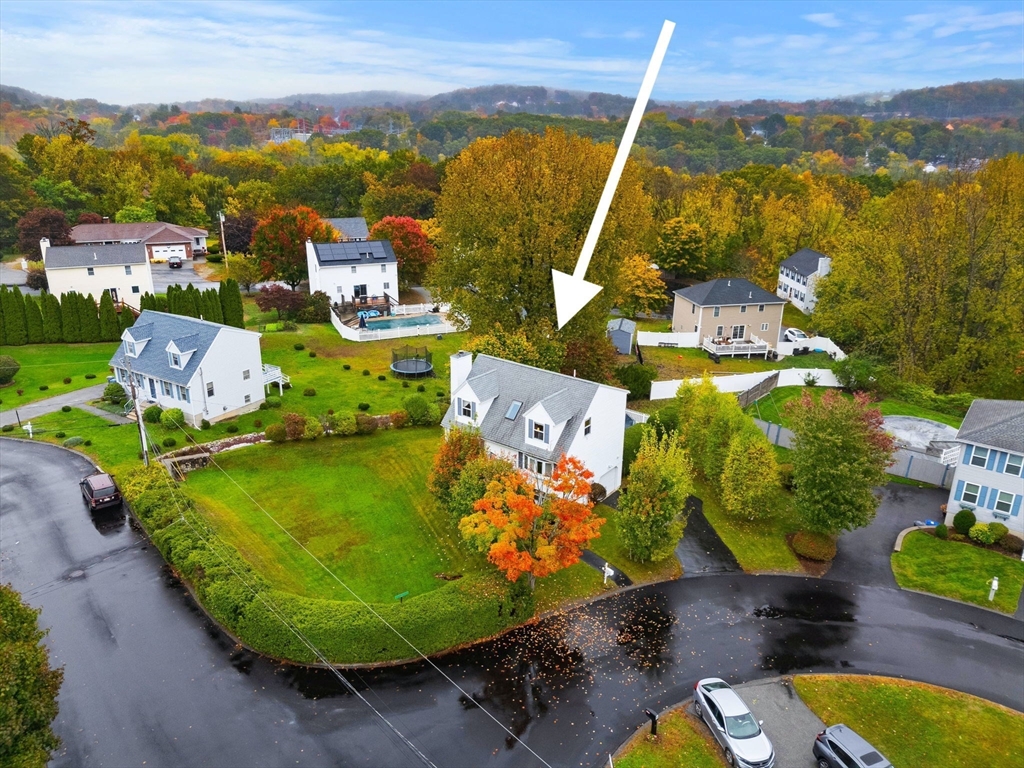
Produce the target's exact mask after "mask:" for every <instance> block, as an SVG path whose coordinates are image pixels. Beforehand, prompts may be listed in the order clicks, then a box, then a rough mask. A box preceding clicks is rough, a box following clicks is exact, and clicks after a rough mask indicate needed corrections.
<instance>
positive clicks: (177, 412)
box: [160, 408, 185, 429]
mask: <svg viewBox="0 0 1024 768" xmlns="http://www.w3.org/2000/svg"><path fill="white" fill-rule="evenodd" d="M184 423H185V414H184V413H182V412H181V408H168V409H167V410H166V411H164V412H163V413H161V414H160V426H162V427H163V428H164V429H177V428H178V427H180V426H182V425H183V424H184Z"/></svg>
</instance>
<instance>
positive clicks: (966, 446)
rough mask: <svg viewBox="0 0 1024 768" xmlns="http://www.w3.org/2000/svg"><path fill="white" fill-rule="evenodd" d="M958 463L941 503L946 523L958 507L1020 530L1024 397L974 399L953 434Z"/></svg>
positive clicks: (1023, 518) (1023, 528) (1022, 527)
mask: <svg viewBox="0 0 1024 768" xmlns="http://www.w3.org/2000/svg"><path fill="white" fill-rule="evenodd" d="M956 439H957V442H958V443H960V462H959V464H957V467H956V473H955V474H954V475H953V483H952V485H951V487H950V494H949V503H948V504H947V505H946V524H947V525H952V524H953V517H954V516H955V515H956V513H957V512H959V511H960V510H961V509H970V510H972V511H973V512H974V514H975V516H976V517H977V518H978V522H979V523H995V522H1000V523H1003V524H1004V525H1005V526H1006V527H1007V528H1009V529H1010V530H1011V531H1013V532H1014V533H1016V534H1018V535H1020V534H1022V533H1024V515H1022V514H1021V505H1022V502H1024V402H1021V401H1019V400H975V401H974V402H973V403H971V407H970V409H969V410H968V411H967V415H966V416H965V417H964V422H963V424H962V425H961V426H960V430H959V431H958V432H957V435H956Z"/></svg>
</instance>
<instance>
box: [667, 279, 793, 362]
mask: <svg viewBox="0 0 1024 768" xmlns="http://www.w3.org/2000/svg"><path fill="white" fill-rule="evenodd" d="M785 305H786V300H785V299H783V298H780V297H779V296H776V295H775V294H772V293H769V292H768V291H766V290H765V289H764V288H760V287H758V286H756V285H754V284H753V283H752V282H750V281H749V280H746V279H744V278H742V277H722V278H719V279H717V280H709V281H708V282H706V283H700V284H698V285H691V286H689V287H688V288H683V289H681V290H678V291H676V292H675V304H674V305H673V307H672V331H673V332H674V333H696V334H697V340H698V341H699V342H700V343H701V344H703V343H704V340H705V339H711V340H713V341H719V340H722V341H724V340H729V342H731V343H736V342H741V341H755V340H760V341H762V342H766V343H768V344H770V345H772V346H775V345H776V344H777V343H778V341H779V334H780V333H781V332H782V308H783V307H784V306H785Z"/></svg>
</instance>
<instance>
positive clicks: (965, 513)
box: [953, 509, 978, 536]
mask: <svg viewBox="0 0 1024 768" xmlns="http://www.w3.org/2000/svg"><path fill="white" fill-rule="evenodd" d="M976 522H978V518H977V517H976V516H975V514H974V513H973V512H971V510H969V509H961V510H960V511H959V512H957V513H956V515H954V516H953V528H954V529H955V530H956V532H957V533H959V534H960V535H961V536H968V535H969V534H970V532H971V528H972V527H973V526H974V524H975V523H976Z"/></svg>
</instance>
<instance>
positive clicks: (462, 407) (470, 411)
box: [458, 397, 476, 419]
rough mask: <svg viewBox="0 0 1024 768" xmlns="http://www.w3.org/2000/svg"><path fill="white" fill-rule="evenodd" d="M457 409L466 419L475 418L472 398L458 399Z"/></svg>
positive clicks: (474, 406)
mask: <svg viewBox="0 0 1024 768" xmlns="http://www.w3.org/2000/svg"><path fill="white" fill-rule="evenodd" d="M458 411H459V415H460V416H465V417H466V418H467V419H475V418H476V403H474V402H473V401H472V400H463V399H462V398H461V397H460V398H459V399H458Z"/></svg>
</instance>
